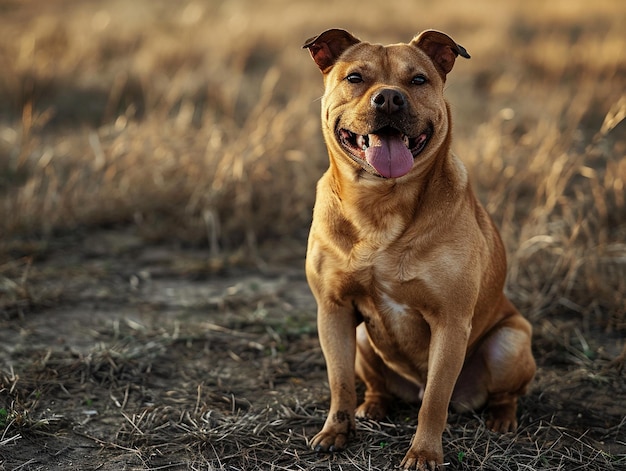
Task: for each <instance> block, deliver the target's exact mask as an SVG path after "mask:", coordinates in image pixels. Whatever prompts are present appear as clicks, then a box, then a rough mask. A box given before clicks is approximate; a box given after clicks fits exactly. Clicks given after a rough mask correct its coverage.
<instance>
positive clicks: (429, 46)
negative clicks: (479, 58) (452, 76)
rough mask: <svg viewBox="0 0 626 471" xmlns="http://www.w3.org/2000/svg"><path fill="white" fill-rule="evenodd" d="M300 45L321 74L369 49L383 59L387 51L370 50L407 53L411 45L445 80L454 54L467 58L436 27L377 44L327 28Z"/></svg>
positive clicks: (353, 59) (373, 54)
mask: <svg viewBox="0 0 626 471" xmlns="http://www.w3.org/2000/svg"><path fill="white" fill-rule="evenodd" d="M302 47H303V48H305V49H308V50H309V52H310V53H311V57H312V58H313V60H314V61H315V63H316V64H317V66H318V67H319V68H320V70H321V71H322V73H323V74H324V75H326V74H328V73H329V72H330V71H331V70H332V68H333V67H334V66H335V64H336V63H337V62H344V61H355V60H358V59H359V57H355V56H353V54H357V53H360V54H367V53H368V52H369V53H370V54H371V55H372V56H375V57H378V58H379V59H381V60H383V59H384V57H385V56H386V55H387V56H388V55H389V54H381V53H379V54H375V53H373V51H375V50H377V51H379V52H380V51H391V50H392V49H393V48H407V49H406V52H407V53H409V51H410V50H411V48H412V49H415V50H417V51H413V52H414V53H417V52H421V53H424V54H426V56H428V58H430V60H431V61H432V63H433V65H434V66H435V67H436V68H437V72H438V73H439V74H440V76H441V77H442V78H443V79H444V80H445V77H446V75H447V74H448V73H449V72H450V71H451V70H452V67H453V66H454V62H455V60H456V58H457V57H458V56H461V57H465V58H467V59H469V58H470V55H469V54H468V53H467V50H465V48H464V47H463V46H461V45H460V44H457V43H455V42H454V40H453V39H452V38H451V37H450V36H448V35H447V34H445V33H442V32H440V31H436V30H426V31H423V32H422V33H420V34H419V35H417V36H415V38H413V40H412V41H411V42H410V43H409V44H396V45H391V46H380V45H373V44H368V43H365V42H362V41H361V40H360V39H358V38H356V37H355V36H353V35H352V34H350V33H349V32H347V31H345V30H342V29H330V30H327V31H324V32H323V33H322V34H319V35H318V36H314V37H312V38H310V39H308V40H307V41H305V43H304V46H302ZM393 50H395V49H393ZM394 55H396V54H394ZM368 60H372V57H369V58H368Z"/></svg>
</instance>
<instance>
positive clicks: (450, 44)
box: [411, 29, 470, 80]
mask: <svg viewBox="0 0 626 471" xmlns="http://www.w3.org/2000/svg"><path fill="white" fill-rule="evenodd" d="M411 45H413V46H415V47H418V48H419V49H421V50H422V51H424V52H425V53H426V54H427V55H428V56H429V57H430V58H431V59H432V61H433V63H434V64H435V66H436V67H437V69H438V70H439V72H440V73H441V76H442V77H443V79H444V80H445V78H446V75H447V74H448V72H450V71H451V70H452V67H453V66H454V61H455V60H456V58H457V56H461V57H465V58H466V59H469V58H470V55H469V54H468V53H467V51H466V50H465V48H464V47H463V46H461V45H460V44H457V43H455V42H454V40H453V39H452V38H451V37H450V36H448V35H447V34H445V33H442V32H441V31H435V30H434V29H429V30H426V31H422V32H421V33H420V34H418V35H417V36H415V38H413V41H411Z"/></svg>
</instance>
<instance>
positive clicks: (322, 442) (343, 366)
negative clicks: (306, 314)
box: [311, 306, 356, 452]
mask: <svg viewBox="0 0 626 471" xmlns="http://www.w3.org/2000/svg"><path fill="white" fill-rule="evenodd" d="M317 325H318V331H319V332H318V334H319V339H320V344H321V346H322V352H323V353H324V358H325V359H326V368H327V370H328V383H329V386H330V411H329V412H328V417H327V418H326V423H325V424H324V428H323V429H322V431H321V432H319V433H318V434H317V435H315V437H313V440H312V441H311V446H312V447H313V449H314V450H315V451H330V452H333V451H339V450H341V449H343V448H345V446H346V443H347V442H348V438H349V437H350V436H351V435H354V433H355V420H354V410H355V408H356V389H355V373H354V361H355V356H356V315H355V312H354V308H353V307H352V306H334V307H332V308H329V307H328V306H326V307H324V306H320V307H319V308H318V314H317Z"/></svg>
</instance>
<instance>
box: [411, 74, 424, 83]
mask: <svg viewBox="0 0 626 471" xmlns="http://www.w3.org/2000/svg"><path fill="white" fill-rule="evenodd" d="M426 82H427V79H426V77H424V76H423V75H422V74H418V75H416V76H415V77H413V79H412V80H411V84H413V85H424V84H425V83H426Z"/></svg>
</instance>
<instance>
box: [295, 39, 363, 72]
mask: <svg viewBox="0 0 626 471" xmlns="http://www.w3.org/2000/svg"><path fill="white" fill-rule="evenodd" d="M360 42H361V41H360V40H359V39H357V38H355V37H354V36H352V35H351V34H350V33H348V32H347V31H345V30H343V29H329V30H327V31H324V32H323V33H322V34H320V35H318V36H314V37H312V38H311V39H307V40H306V42H305V43H304V46H302V48H303V49H308V50H309V52H310V53H311V57H312V58H313V60H314V61H315V63H316V64H317V66H318V67H319V68H320V70H321V71H322V72H323V73H326V72H327V71H328V69H330V68H331V67H332V66H333V65H335V62H337V59H338V58H339V56H340V55H341V54H343V52H344V51H345V50H346V49H348V48H349V47H350V46H353V45H354V44H357V43H360Z"/></svg>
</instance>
